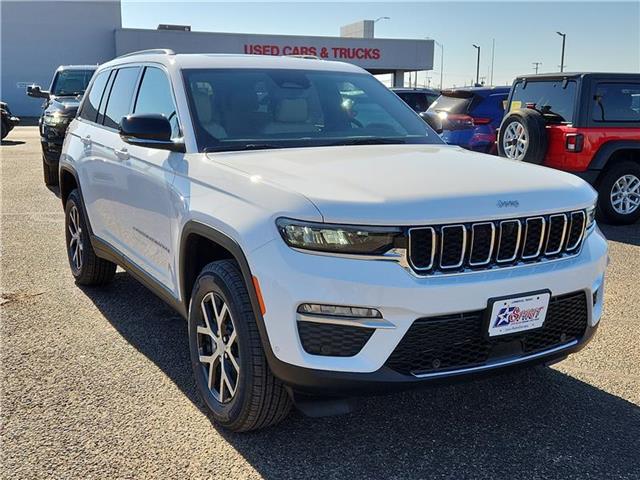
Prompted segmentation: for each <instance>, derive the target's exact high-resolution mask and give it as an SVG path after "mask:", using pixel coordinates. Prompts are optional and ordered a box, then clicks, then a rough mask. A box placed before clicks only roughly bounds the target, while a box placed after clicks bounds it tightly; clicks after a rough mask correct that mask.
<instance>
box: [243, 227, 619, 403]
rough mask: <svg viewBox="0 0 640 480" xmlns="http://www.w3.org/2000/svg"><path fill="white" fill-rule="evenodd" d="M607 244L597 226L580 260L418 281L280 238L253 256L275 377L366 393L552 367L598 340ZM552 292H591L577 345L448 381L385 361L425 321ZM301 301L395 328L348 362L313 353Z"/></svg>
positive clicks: (306, 386) (385, 266)
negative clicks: (358, 312) (301, 323)
mask: <svg viewBox="0 0 640 480" xmlns="http://www.w3.org/2000/svg"><path fill="white" fill-rule="evenodd" d="M607 261H608V257H607V243H606V240H605V239H604V237H603V236H602V234H601V233H600V232H599V230H597V229H596V231H595V232H593V233H592V234H591V235H590V236H589V237H588V238H587V239H586V240H585V243H584V246H583V248H582V251H581V253H580V254H579V255H577V256H576V257H573V258H568V259H563V260H558V261H550V262H546V263H540V264H535V265H528V266H522V267H517V268H511V269H510V268H505V269H498V270H493V271H485V272H474V273H465V274H461V275H446V276H444V275H443V276H434V277H426V278H418V277H416V276H414V275H412V274H411V273H409V272H407V271H406V270H405V269H403V268H402V267H400V266H399V265H398V264H396V263H393V262H385V261H367V260H356V259H346V258H340V257H331V256H324V255H313V254H308V253H301V252H298V251H294V250H292V249H290V248H289V247H287V246H286V245H285V244H284V243H283V242H282V241H281V240H280V239H276V240H273V241H271V242H269V243H267V244H266V245H264V246H262V247H260V248H259V249H257V250H255V251H253V252H252V253H251V254H250V255H249V263H250V267H251V271H252V273H253V274H254V275H255V276H256V277H257V278H258V279H259V281H260V287H261V290H262V295H263V299H264V303H265V307H266V313H265V315H264V327H265V332H266V336H267V337H268V338H267V342H266V343H267V344H268V358H269V361H270V365H271V368H272V370H273V371H274V374H275V375H276V376H278V377H279V378H280V379H281V380H283V381H284V382H285V383H286V384H288V385H291V386H292V387H294V388H295V389H296V390H304V391H316V390H320V391H325V392H329V391H334V390H338V391H343V390H349V391H351V390H355V391H363V390H368V389H370V388H372V389H378V390H379V388H380V387H381V386H382V385H387V386H389V385H397V386H406V385H414V384H417V383H419V382H425V381H434V380H444V379H450V378H452V377H456V378H457V377H460V376H465V375H471V374H473V375H476V374H482V373H486V372H489V371H495V370H499V369H502V368H508V367H516V366H522V365H530V364H534V363H547V362H549V361H554V360H558V359H562V358H564V357H565V356H566V355H568V354H570V353H573V352H575V351H578V350H579V349H580V348H582V347H583V346H584V345H585V344H586V343H587V342H588V341H589V339H590V338H591V336H592V335H593V332H594V330H595V328H596V326H597V324H598V321H599V319H600V316H601V315H602V298H603V295H602V292H603V286H604V272H605V269H606V266H607ZM546 289H548V290H550V291H551V293H552V295H553V296H560V295H564V294H568V293H573V292H579V291H583V292H585V294H586V297H587V299H591V298H592V297H593V292H595V291H598V292H600V293H599V294H598V295H597V299H596V302H595V303H593V302H591V301H588V302H587V316H588V319H587V329H586V331H585V333H584V335H583V336H582V337H581V338H579V339H577V340H576V341H571V342H568V343H566V344H563V345H561V347H562V348H558V349H551V350H549V351H544V352H539V353H540V354H536V355H529V356H519V357H513V358H501V359H499V360H498V361H495V362H491V363H488V364H487V365H485V366H484V367H483V368H480V369H463V370H460V371H453V370H451V371H445V372H443V373H442V374H441V375H429V376H416V375H411V374H409V375H407V374H400V373H398V372H397V371H394V370H391V369H390V368H388V367H387V366H386V365H385V363H386V362H387V360H388V359H389V357H390V356H391V354H392V353H393V351H394V350H395V348H396V347H397V346H398V344H399V343H400V341H401V340H402V338H403V337H404V336H405V334H406V333H407V331H408V330H409V328H410V327H411V325H412V324H413V323H414V321H415V320H416V319H418V318H424V317H435V316H442V315H449V314H455V313H462V312H472V311H477V310H482V309H486V308H487V302H488V299H491V298H496V297H501V296H506V295H514V296H517V295H518V294H522V293H524V292H533V291H539V290H546ZM301 303H317V304H329V305H351V306H362V307H369V308H375V309H378V310H379V311H380V312H381V313H382V316H383V318H384V320H385V322H388V323H389V324H391V326H392V328H377V329H375V331H374V332H373V334H372V335H371V337H370V338H369V339H368V341H367V342H366V344H365V345H364V347H363V348H362V349H361V350H360V351H359V353H357V354H356V355H353V356H349V357H339V356H324V355H314V354H310V353H308V352H307V351H305V348H304V347H303V346H302V343H301V340H300V336H299V333H298V328H297V320H296V309H297V308H298V306H299V305H300V304H301Z"/></svg>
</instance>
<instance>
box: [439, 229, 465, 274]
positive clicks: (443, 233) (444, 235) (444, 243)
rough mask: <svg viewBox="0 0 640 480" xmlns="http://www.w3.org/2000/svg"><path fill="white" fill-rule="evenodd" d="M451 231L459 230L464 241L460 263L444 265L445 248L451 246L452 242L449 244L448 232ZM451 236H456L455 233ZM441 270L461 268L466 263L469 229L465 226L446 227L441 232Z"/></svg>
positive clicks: (459, 257) (462, 242)
mask: <svg viewBox="0 0 640 480" xmlns="http://www.w3.org/2000/svg"><path fill="white" fill-rule="evenodd" d="M449 230H458V231H461V232H462V241H461V246H460V255H459V256H458V261H457V262H454V263H444V262H443V259H444V258H445V248H446V247H447V246H448V244H449V245H450V244H451V241H449V242H447V233H446V232H447V231H449ZM449 235H455V233H450V234H449ZM440 239H441V240H440V268H446V269H450V268H459V267H461V266H462V264H463V263H464V254H465V250H466V244H467V229H466V227H465V226H464V225H445V226H443V227H442V228H441V230H440Z"/></svg>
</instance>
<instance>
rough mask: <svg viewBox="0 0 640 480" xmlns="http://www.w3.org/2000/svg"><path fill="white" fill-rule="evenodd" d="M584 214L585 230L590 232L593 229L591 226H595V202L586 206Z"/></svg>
mask: <svg viewBox="0 0 640 480" xmlns="http://www.w3.org/2000/svg"><path fill="white" fill-rule="evenodd" d="M596 203H597V202H596ZM586 214H587V226H586V232H587V233H590V232H591V231H592V230H593V227H595V225H596V204H595V203H594V204H593V205H592V206H591V207H589V208H587V212H586Z"/></svg>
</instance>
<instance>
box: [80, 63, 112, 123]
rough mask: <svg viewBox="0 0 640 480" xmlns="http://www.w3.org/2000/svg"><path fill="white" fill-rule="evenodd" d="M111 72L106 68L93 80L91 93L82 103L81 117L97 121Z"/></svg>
mask: <svg viewBox="0 0 640 480" xmlns="http://www.w3.org/2000/svg"><path fill="white" fill-rule="evenodd" d="M109 73H111V71H110V70H104V71H102V72H100V73H99V74H98V75H96V79H95V80H94V81H93V85H92V86H91V89H90V90H89V94H88V95H87V98H86V100H85V101H84V104H83V105H82V111H81V112H80V115H79V116H80V118H84V119H86V120H89V121H91V122H95V121H96V116H97V115H98V108H99V107H100V100H101V99H102V94H103V93H104V87H105V85H106V84H107V80H109Z"/></svg>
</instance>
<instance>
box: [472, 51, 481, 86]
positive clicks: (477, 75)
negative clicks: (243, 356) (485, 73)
mask: <svg viewBox="0 0 640 480" xmlns="http://www.w3.org/2000/svg"><path fill="white" fill-rule="evenodd" d="M473 48H475V49H476V50H478V61H477V62H476V85H479V84H480V83H479V82H480V47H479V46H478V45H476V44H475V43H474V44H473Z"/></svg>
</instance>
